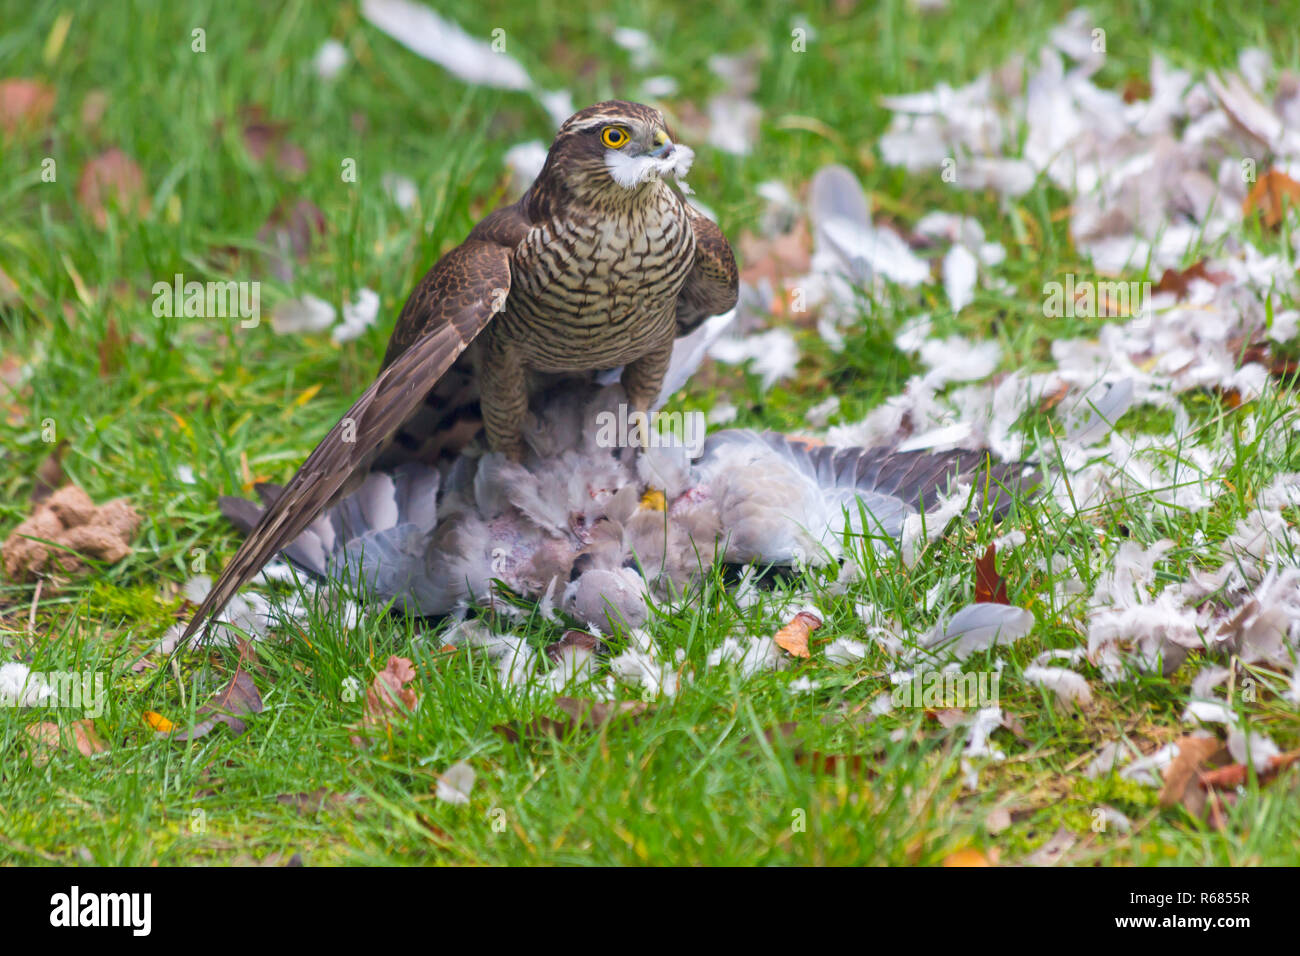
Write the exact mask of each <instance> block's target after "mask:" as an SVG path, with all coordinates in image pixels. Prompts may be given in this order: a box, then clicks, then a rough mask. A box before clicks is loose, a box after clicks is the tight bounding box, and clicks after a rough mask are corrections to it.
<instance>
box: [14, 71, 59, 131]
mask: <svg viewBox="0 0 1300 956" xmlns="http://www.w3.org/2000/svg"><path fill="white" fill-rule="evenodd" d="M55 96H56V94H55V92H54V87H52V86H50V85H49V84H48V83H42V82H41V81H40V80H27V79H12V80H4V81H0V132H3V133H5V135H7V136H11V135H14V134H17V133H29V132H34V131H36V130H39V129H40V128H41V127H42V126H44V125H45V122H46V120H48V119H49V118H50V114H51V113H52V112H53V111H54V100H55Z"/></svg>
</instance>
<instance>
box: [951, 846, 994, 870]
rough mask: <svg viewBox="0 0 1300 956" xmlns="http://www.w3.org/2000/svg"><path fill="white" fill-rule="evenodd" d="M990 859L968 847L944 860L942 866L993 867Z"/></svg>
mask: <svg viewBox="0 0 1300 956" xmlns="http://www.w3.org/2000/svg"><path fill="white" fill-rule="evenodd" d="M992 865H993V864H992V863H990V862H989V858H988V857H986V856H985V855H984V854H983V853H981V852H980V851H979V850H977V849H975V848H974V847H967V848H966V849H964V850H958V851H957V852H955V853H949V854H948V855H947V856H945V857H944V858H943V863H941V864H940V866H945V867H948V866H992Z"/></svg>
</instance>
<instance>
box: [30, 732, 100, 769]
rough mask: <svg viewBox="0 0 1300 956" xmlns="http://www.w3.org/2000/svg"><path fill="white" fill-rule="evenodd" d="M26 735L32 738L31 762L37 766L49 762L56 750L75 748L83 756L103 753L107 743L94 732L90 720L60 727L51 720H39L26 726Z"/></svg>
mask: <svg viewBox="0 0 1300 956" xmlns="http://www.w3.org/2000/svg"><path fill="white" fill-rule="evenodd" d="M27 735H28V736H29V737H31V738H32V744H33V747H32V752H31V758H32V762H33V763H34V764H36V765H37V766H38V767H40V766H44V765H45V764H46V763H48V762H49V759H50V757H51V756H52V755H53V753H54V752H55V751H57V750H75V751H76V752H77V753H79V754H81V755H82V756H83V757H90V756H93V755H95V754H99V753H103V752H104V751H106V750H107V749H108V745H107V744H105V743H104V741H103V740H102V739H101V738H100V736H99V734H98V733H96V732H95V724H94V722H93V721H91V720H78V721H74V722H73V723H71V724H69V725H68V726H67V727H66V728H61V727H60V726H59V725H58V724H56V723H53V722H51V721H48V720H46V721H41V722H40V723H36V724H32V725H31V726H29V727H28V728H27Z"/></svg>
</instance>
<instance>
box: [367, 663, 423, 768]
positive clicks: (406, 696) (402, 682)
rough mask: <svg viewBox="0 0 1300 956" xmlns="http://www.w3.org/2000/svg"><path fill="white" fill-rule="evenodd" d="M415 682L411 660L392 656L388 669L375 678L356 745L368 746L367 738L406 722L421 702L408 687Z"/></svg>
mask: <svg viewBox="0 0 1300 956" xmlns="http://www.w3.org/2000/svg"><path fill="white" fill-rule="evenodd" d="M413 680H415V665H414V664H413V663H412V662H411V660H410V658H407V657H398V656H397V655H392V656H390V657H389V658H388V662H387V663H386V664H385V665H384V669H383V670H382V671H380V672H379V673H378V674H376V675H375V679H374V680H372V681H371V682H370V687H369V688H368V689H367V690H366V705H365V709H364V710H363V711H362V715H361V724H360V726H359V727H357V728H356V729H357V730H359V731H360V732H361V733H360V734H358V735H354V736H353V737H352V743H353V744H354V745H355V746H358V747H359V746H362V745H363V744H364V743H365V736H367V735H370V734H374V733H375V732H377V731H378V732H384V731H387V729H388V728H389V726H391V725H392V724H393V722H394V721H399V720H405V719H406V718H407V717H409V716H410V715H411V714H412V713H413V712H414V710H415V708H416V707H417V706H418V705H419V703H420V698H419V695H418V694H417V693H416V692H415V688H414V687H407V686H406V685H407V684H409V683H410V682H411V681H413Z"/></svg>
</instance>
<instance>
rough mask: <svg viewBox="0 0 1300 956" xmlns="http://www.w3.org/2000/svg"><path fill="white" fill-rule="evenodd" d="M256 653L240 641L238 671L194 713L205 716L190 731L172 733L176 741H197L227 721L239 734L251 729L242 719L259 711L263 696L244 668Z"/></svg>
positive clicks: (231, 729) (236, 668) (251, 647)
mask: <svg viewBox="0 0 1300 956" xmlns="http://www.w3.org/2000/svg"><path fill="white" fill-rule="evenodd" d="M255 653H256V652H255V651H254V650H253V646H252V645H251V644H249V643H248V642H247V641H242V640H241V641H240V642H239V663H238V664H236V665H235V673H234V674H233V675H232V676H231V678H230V681H229V683H227V684H226V686H225V687H223V688H222V689H221V690H220V691H218V692H217V694H216V696H215V697H213V698H212V700H210V701H208V702H207V703H206V704H204V705H203V706H202V707H200V708H199V709H198V710H197V711H195V712H194V715H195V716H196V717H200V716H201V717H204V718H205V719H204V720H201V721H199V722H198V723H197V724H195V725H194V726H193V727H192V728H190V729H189V730H183V731H181V732H180V733H178V734H171V735H170V736H171V737H172V739H173V740H198V739H199V738H200V737H206V736H207V735H208V734H209V733H211V732H212V730H213V728H215V727H216V726H217V724H225V725H226V726H227V727H229V728H230V732H231V733H232V734H234V735H236V736H238V735H239V734H242V733H243V732H244V731H245V730H247V729H248V725H247V724H245V723H244V722H243V720H241V719H240V718H241V717H245V716H247V715H248V714H260V713H261V712H262V706H263V705H262V695H261V694H259V693H258V692H257V685H256V684H254V683H253V678H252V677H250V676H249V674H248V671H247V670H245V669H244V664H245V663H246V661H247V660H248V659H249V658H250V657H252V655H253V654H255Z"/></svg>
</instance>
